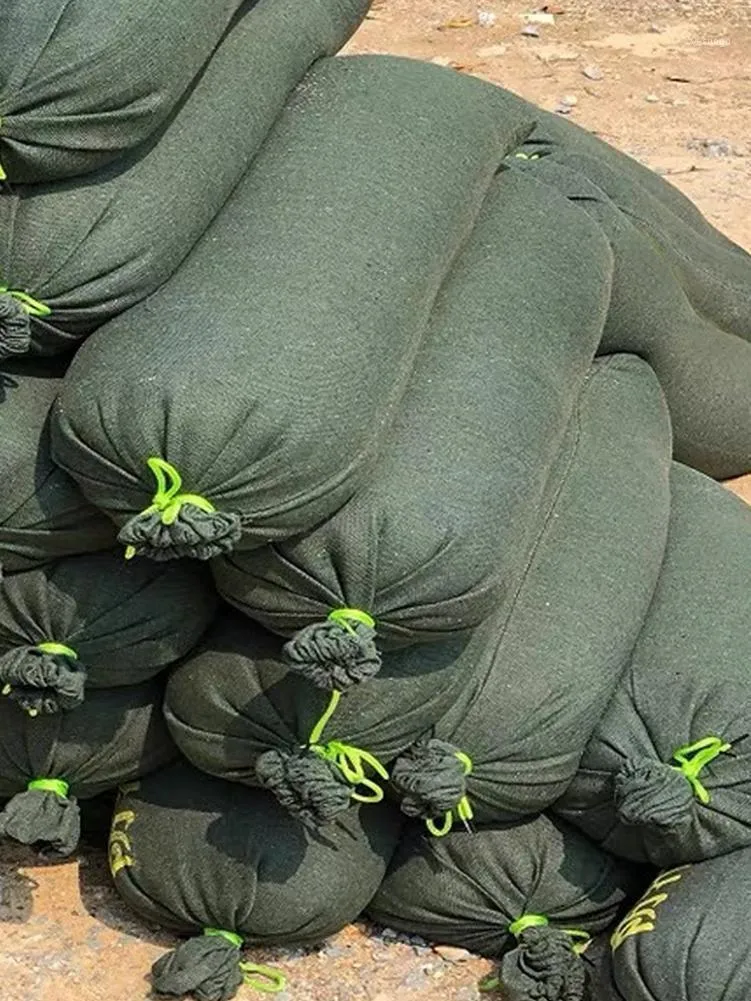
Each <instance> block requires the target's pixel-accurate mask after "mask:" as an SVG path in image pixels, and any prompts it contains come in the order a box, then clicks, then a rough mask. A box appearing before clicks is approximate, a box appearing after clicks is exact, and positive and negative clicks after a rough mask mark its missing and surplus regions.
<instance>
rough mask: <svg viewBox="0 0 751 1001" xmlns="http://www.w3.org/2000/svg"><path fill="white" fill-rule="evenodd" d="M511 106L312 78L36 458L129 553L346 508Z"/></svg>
mask: <svg viewBox="0 0 751 1001" xmlns="http://www.w3.org/2000/svg"><path fill="white" fill-rule="evenodd" d="M489 95H490V97H491V99H489ZM507 106H509V113H508V114H505V113H504V109H505V108H506V107H507ZM512 106H513V102H511V101H510V99H508V98H507V96H506V95H505V94H504V93H503V92H502V91H498V94H497V96H495V91H493V90H492V89H491V91H490V92H489V91H488V90H487V89H486V87H485V86H484V85H483V83H482V82H481V81H477V80H472V79H470V78H468V77H461V76H458V75H456V74H452V73H448V72H445V71H444V70H443V69H442V68H441V67H437V66H432V65H429V64H421V63H404V62H402V61H400V60H389V59H382V60H379V61H376V60H374V59H369V60H362V61H359V62H356V63H353V62H352V61H351V60H347V59H327V60H321V61H320V62H319V63H318V64H317V65H316V67H314V69H313V70H311V72H310V74H309V75H308V76H307V78H306V80H305V82H304V83H303V84H302V85H301V86H300V88H298V90H297V92H296V94H295V96H294V97H293V98H292V100H291V101H290V102H289V103H288V105H287V108H286V110H285V112H284V113H283V114H282V115H281V116H280V118H279V119H278V121H277V124H276V126H275V127H274V129H273V130H272V133H271V134H270V136H269V138H268V140H267V142H266V143H265V144H264V147H263V150H262V152H261V153H260V155H259V156H258V157H257V159H256V160H255V162H254V164H253V165H252V166H251V168H250V170H249V171H248V173H247V174H246V176H245V178H244V179H243V181H242V182H241V184H240V185H238V187H237V188H236V190H235V192H234V193H233V195H232V197H231V199H230V200H229V202H228V203H227V205H226V206H225V208H224V210H223V211H222V212H221V213H220V215H219V216H218V217H217V218H216V219H215V221H214V223H213V224H212V225H211V227H210V228H209V229H208V231H207V232H206V233H205V235H204V237H203V238H202V240H201V241H200V242H199V243H198V245H197V246H196V247H195V248H194V250H193V252H192V253H191V255H190V256H189V257H188V259H187V260H186V261H185V262H184V264H183V266H182V267H181V268H180V270H179V271H178V272H177V273H176V274H175V275H173V277H172V278H171V279H170V280H169V281H168V282H167V283H166V284H165V285H163V286H162V288H161V289H159V290H158V291H157V292H156V293H155V294H154V295H153V296H151V297H150V298H149V300H148V301H147V302H145V303H143V304H141V305H139V306H136V307H134V308H133V309H132V310H129V311H128V313H127V315H125V316H123V317H121V318H119V319H116V320H113V321H112V322H111V323H109V324H107V325H106V326H105V327H103V328H101V329H100V330H99V331H98V332H97V333H96V335H95V336H93V337H91V338H89V340H88V341H87V343H86V344H85V345H84V346H83V348H82V349H81V350H80V351H79V352H78V354H77V355H76V358H75V360H74V362H73V364H72V365H71V368H70V370H69V372H68V376H67V378H66V385H65V387H64V389H63V392H62V394H61V397H60V399H59V401H58V407H57V409H56V424H55V431H56V438H55V444H54V449H55V456H56V459H57V460H58V461H59V462H60V464H61V465H62V466H63V467H64V468H65V469H67V470H68V471H69V472H70V473H71V474H72V475H73V476H74V477H75V478H76V479H77V480H78V481H79V482H80V484H81V486H82V488H83V490H84V493H85V494H86V495H87V496H88V497H89V498H90V499H91V500H92V501H93V502H94V503H96V504H97V506H98V507H101V508H102V509H103V510H105V511H106V512H107V513H108V514H110V515H111V516H112V517H113V518H114V519H115V520H116V521H117V523H118V524H119V525H120V526H123V527H122V531H121V533H120V539H121V541H122V542H123V543H124V544H125V545H126V546H129V547H131V548H130V552H131V553H138V554H145V555H148V556H150V557H152V558H157V559H165V558H174V557H176V556H193V557H198V558H200V559H208V558H210V557H213V556H217V555H219V554H220V553H222V552H227V551H229V550H230V549H232V548H234V547H235V546H237V545H238V543H239V544H240V545H241V546H242V547H243V548H251V547H252V546H254V545H259V544H261V543H262V542H266V541H270V540H275V539H280V538H286V537H289V536H291V535H294V534H296V533H299V532H302V531H305V530H308V529H310V528H311V527H312V526H313V525H315V524H316V523H317V522H319V521H320V520H322V519H323V518H325V517H327V516H328V515H330V514H331V513H333V511H334V510H336V509H337V508H338V507H340V506H341V504H342V503H343V502H344V501H346V500H347V499H348V498H349V496H350V495H351V494H352V493H353V492H354V490H355V489H356V488H357V486H358V485H359V482H360V481H361V480H362V478H363V476H364V475H365V473H366V472H367V470H368V469H369V468H370V466H371V465H372V462H373V460H374V458H375V454H376V452H377V450H378V448H379V447H380V445H381V444H382V441H383V439H384V437H385V435H386V433H387V431H388V426H389V424H390V423H391V421H392V420H393V416H394V413H395V411H396V408H397V406H398V403H399V400H400V398H401V397H402V395H403V393H404V390H405V388H406V385H407V381H408V379H409V376H410V373H411V371H412V367H413V363H414V359H415V355H416V353H417V350H418V348H419V345H420V341H421V339H422V336H423V334H424V331H425V327H426V325H427V322H428V317H429V314H430V310H431V308H432V305H433V301H434V299H435V297H436V294H437V292H438V289H439V287H440V285H441V282H442V281H443V279H444V277H445V275H446V273H447V272H448V270H449V268H450V266H451V263H452V261H453V258H454V256H455V254H456V252H457V250H458V249H459V246H460V244H461V243H462V242H463V241H464V239H465V238H466V237H467V236H468V235H469V232H470V231H471V228H472V226H473V224H474V222H475V219H476V217H477V214H478V212H479V210H480V206H481V204H482V201H483V198H484V196H485V194H486V192H487V190H488V188H489V187H490V184H491V181H492V178H493V174H494V172H495V171H496V169H497V167H498V166H499V164H500V162H501V159H502V158H503V156H504V154H505V153H506V152H508V150H509V149H510V148H513V146H514V145H516V144H517V143H518V142H519V141H520V138H521V137H523V135H524V134H525V133H526V131H527V129H528V128H529V123H528V122H527V120H526V119H524V118H522V117H521V116H519V115H517V114H515V113H514V112H513V110H511V107H512ZM198 359H200V364H199V363H198ZM147 461H148V462H150V463H151V465H148V464H147ZM181 478H182V479H181ZM155 486H156V488H157V489H156V493H155ZM183 491H184V492H183Z"/></svg>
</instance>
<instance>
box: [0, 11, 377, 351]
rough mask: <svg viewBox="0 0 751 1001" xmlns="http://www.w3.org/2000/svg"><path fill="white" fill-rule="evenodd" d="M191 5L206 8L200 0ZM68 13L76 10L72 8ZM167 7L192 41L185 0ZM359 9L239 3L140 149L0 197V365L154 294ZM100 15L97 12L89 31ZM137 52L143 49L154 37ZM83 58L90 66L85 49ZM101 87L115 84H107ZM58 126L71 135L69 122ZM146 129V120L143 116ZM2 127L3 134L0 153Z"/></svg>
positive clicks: (72, 340)
mask: <svg viewBox="0 0 751 1001" xmlns="http://www.w3.org/2000/svg"><path fill="white" fill-rule="evenodd" d="M88 2H89V6H91V0H88ZM49 3H50V4H52V3H53V0H49ZM57 3H58V4H59V0H57ZM18 5H19V4H18V3H17V2H16V0H14V6H18ZM47 5H48V4H46V3H45V4H42V3H40V4H36V5H35V6H37V7H40V8H41V7H45V6H47ZM200 5H201V6H207V4H206V2H205V0H200ZM26 6H27V7H28V5H26ZM68 6H71V5H70V4H69V5H68ZM73 6H75V7H81V6H82V4H81V0H75V3H74V4H73ZM97 6H98V5H97ZM110 6H111V5H108V9H109V7H110ZM121 6H122V4H121ZM138 6H139V7H143V6H144V0H138ZM148 6H149V9H150V10H151V11H153V13H152V15H151V16H152V18H157V17H162V16H163V14H162V11H163V9H164V7H165V4H164V3H162V4H158V5H157V4H153V3H151V2H149V4H148ZM166 6H167V7H168V8H171V9H173V10H172V13H171V14H170V17H171V18H174V17H179V21H180V23H181V24H184V25H185V30H184V31H183V35H184V36H187V37H188V38H190V37H191V36H192V33H193V30H194V27H195V25H194V23H193V22H191V21H190V20H189V18H190V10H191V7H193V8H195V7H196V6H197V3H196V0H186V3H181V4H179V5H178V4H176V3H175V2H174V0H169V2H168V3H167V4H166ZM213 6H214V7H216V8H217V14H216V16H219V14H220V12H221V11H222V10H224V9H227V10H228V9H229V8H231V7H232V8H234V7H237V6H238V3H237V0H232V2H231V3H230V2H228V0H214V2H213ZM367 7H368V0H306V3H305V4H300V3H298V2H297V0H257V2H256V0H253V2H252V3H251V2H246V5H245V8H246V9H247V13H246V15H245V16H244V17H242V18H241V19H240V20H239V21H238V22H237V23H236V24H235V25H234V27H233V29H232V30H231V31H230V32H229V34H228V35H227V36H226V38H225V39H224V40H223V41H222V42H221V44H220V45H219V47H218V48H217V50H216V52H215V53H214V55H213V57H212V59H211V61H210V62H209V63H208V65H207V66H206V68H205V69H204V70H203V72H202V73H201V75H200V77H199V78H198V80H197V81H196V83H195V86H194V87H192V88H191V91H190V92H189V93H188V94H187V95H186V97H185V99H184V100H183V101H182V102H181V104H180V105H179V106H178V107H177V108H176V109H175V111H174V113H173V114H172V115H171V117H170V119H169V121H167V122H166V123H164V124H163V125H162V127H161V128H160V130H159V131H158V132H157V133H155V134H154V135H153V136H152V137H151V138H150V139H149V141H148V142H147V143H145V144H144V145H142V146H139V147H138V148H137V149H134V150H132V151H131V152H129V153H128V154H127V155H125V156H124V157H123V158H121V159H120V160H119V161H118V162H117V163H114V164H111V165H109V166H106V167H103V168H101V169H100V170H98V171H97V172H96V173H94V174H91V175H89V176H87V177H85V178H83V179H81V178H76V179H74V180H73V181H67V182H60V181H58V182H57V183H54V184H48V185H30V186H23V185H20V184H16V185H13V187H12V188H9V190H7V191H3V193H2V194H0V234H2V239H1V240H0V286H1V287H2V290H4V289H8V290H10V291H8V292H6V293H5V294H3V292H2V290H0V358H2V357H4V356H5V355H6V354H10V353H22V352H25V351H27V350H29V349H31V350H32V351H33V352H34V353H37V354H39V353H41V354H54V353H59V352H62V351H70V350H72V349H73V348H75V347H76V346H77V345H78V343H79V342H80V341H81V339H82V338H84V337H86V336H87V335H88V334H89V333H91V331H92V330H95V329H96V328H97V327H98V326H100V325H101V324H103V323H104V322H105V321H106V320H109V319H111V318H112V317H113V316H116V315H117V314H119V313H122V312H123V310H125V309H127V308H128V307H129V306H132V305H133V304H134V303H137V302H140V301H141V300H143V299H145V298H146V297H147V296H148V295H150V294H151V293H152V292H153V291H154V290H155V289H157V288H159V286H160V285H162V284H163V283H164V282H165V281H166V280H167V279H168V278H169V277H170V275H171V274H172V273H173V272H174V271H175V270H176V269H177V267H178V266H179V264H180V262H181V261H182V260H183V259H184V258H185V257H186V255H187V254H188V253H189V252H190V250H191V248H192V247H193V245H194V244H195V243H196V241H197V240H198V239H199V237H200V236H202V234H203V233H204V231H205V230H206V228H207V226H208V225H209V223H210V222H211V221H212V219H213V218H214V216H215V215H216V214H217V212H218V211H219V209H220V208H221V207H222V205H223V204H224V203H225V201H226V200H227V198H228V197H229V195H230V194H231V192H232V190H233V189H234V188H235V186H236V185H237V183H238V181H239V180H240V178H241V177H242V176H243V174H244V173H245V172H246V170H247V168H248V164H249V162H250V161H251V160H252V158H253V157H254V156H255V154H256V152H257V151H258V149H259V147H260V146H261V144H262V143H263V141H264V139H265V137H266V135H267V134H268V132H269V130H270V128H271V126H272V125H273V123H274V121H275V119H276V118H277V116H278V115H279V113H280V112H281V110H282V108H283V107H284V104H285V102H286V100H287V97H288V96H289V94H290V93H291V91H292V90H293V89H294V88H295V86H296V85H297V84H298V83H299V81H300V80H301V79H302V77H303V76H304V75H305V73H306V72H307V70H308V68H309V67H310V66H311V65H312V64H313V62H315V60H316V59H318V58H319V57H320V56H323V55H327V54H332V53H334V52H336V51H337V49H338V48H339V47H340V46H341V45H343V44H344V42H345V41H346V40H347V38H348V37H349V35H350V34H351V32H352V31H353V30H354V29H355V27H356V26H357V24H358V23H359V21H360V20H361V18H362V16H363V14H364V13H365V11H366V9H367ZM251 8H252V9H251ZM157 10H158V11H159V14H157V13H156V11H157ZM2 16H3V15H2V14H0V24H1V23H2ZM25 16H26V15H25ZM101 18H102V14H101V11H100V12H99V13H98V14H97V31H100V30H101V25H100V24H99V21H100V20H101ZM198 26H199V27H200V26H201V25H200V22H199V24H198ZM181 30H182V29H181ZM0 39H2V40H3V41H4V40H5V35H4V33H3V32H2V30H1V29H0ZM148 45H149V47H150V48H152V47H153V46H154V42H153V40H152V39H148ZM212 47H213V42H212ZM0 49H2V41H0ZM82 51H84V52H85V53H86V60H87V62H86V65H87V66H90V65H92V63H91V52H90V46H89V48H87V49H84V50H82ZM207 54H208V53H207ZM79 55H80V54H79V53H78V52H77V53H76V57H78V56H79ZM94 65H95V66H96V64H94ZM164 65H165V68H166V67H167V66H170V65H172V61H171V60H170V61H168V62H167V63H165V64H164ZM97 69H98V70H99V69H100V67H98V68H97ZM106 72H107V74H108V76H109V75H110V74H111V73H112V65H108V66H107V67H106ZM112 80H113V81H116V83H117V85H118V86H120V85H121V80H120V79H119V78H118V77H117V76H114V77H112ZM66 94H67V96H68V98H69V99H71V100H76V101H78V100H81V99H82V98H83V99H85V97H86V95H85V94H82V95H79V92H78V91H76V90H68V91H67V92H66ZM2 114H3V112H2V104H1V103H0V116H1V115H2ZM63 121H64V123H65V124H66V126H68V127H69V126H70V124H71V122H70V119H68V120H67V122H65V120H63ZM148 123H149V125H150V126H153V125H156V124H157V122H156V121H154V122H152V121H151V117H150V114H149V118H148ZM6 124H7V120H6V121H5V122H3V123H2V125H0V147H1V146H2V135H3V127H4V126H5V125H6ZM0 160H2V152H1V151H0ZM136 353H137V349H136Z"/></svg>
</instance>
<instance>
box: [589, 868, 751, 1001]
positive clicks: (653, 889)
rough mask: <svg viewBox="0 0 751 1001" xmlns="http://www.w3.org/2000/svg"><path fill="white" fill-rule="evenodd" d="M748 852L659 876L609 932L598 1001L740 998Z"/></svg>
mask: <svg viewBox="0 0 751 1001" xmlns="http://www.w3.org/2000/svg"><path fill="white" fill-rule="evenodd" d="M749 892H751V852H749V850H748V849H747V848H746V849H744V850H743V851H738V852H732V853H731V854H729V855H723V856H720V857H718V858H713V859H709V860H708V861H705V862H699V863H697V864H696V865H684V866H678V867H677V868H674V869H669V870H667V871H665V872H662V873H660V875H659V876H658V877H657V879H655V880H654V882H653V883H652V884H651V885H650V886H649V888H648V889H647V890H646V892H645V893H644V894H643V895H642V897H641V899H640V900H639V901H638V903H637V904H635V905H634V907H633V908H632V909H631V910H630V911H629V913H628V914H627V915H626V917H625V918H624V919H623V921H622V922H621V923H620V924H619V925H618V927H617V928H616V929H615V931H614V932H613V934H612V936H611V939H610V942H611V950H612V951H611V960H610V962H609V963H606V964H604V965H603V968H602V969H601V970H600V971H598V973H599V975H598V976H597V978H596V980H595V983H596V984H597V993H596V994H595V995H594V996H595V997H596V998H597V999H598V1001H600V999H602V1001H746V999H747V998H748V997H751V953H750V952H749V948H748V935H747V932H746V925H745V918H739V914H741V913H743V914H745V910H746V906H747V901H748V894H749Z"/></svg>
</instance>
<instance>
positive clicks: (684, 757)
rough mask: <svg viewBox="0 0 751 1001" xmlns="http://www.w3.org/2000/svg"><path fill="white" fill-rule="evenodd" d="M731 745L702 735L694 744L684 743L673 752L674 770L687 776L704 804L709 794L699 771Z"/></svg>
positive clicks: (718, 738)
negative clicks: (701, 738) (675, 763)
mask: <svg viewBox="0 0 751 1001" xmlns="http://www.w3.org/2000/svg"><path fill="white" fill-rule="evenodd" d="M731 747H732V745H731V744H728V743H726V742H725V741H724V740H722V739H721V738H720V737H704V738H703V740H697V741H696V743H694V744H685V745H684V746H683V747H679V748H678V750H677V751H675V753H674V754H673V760H674V761H677V762H678V764H677V765H671V767H672V768H675V770H676V771H679V772H681V773H682V774H683V775H685V777H686V778H687V780H688V782H689V784H690V785H691V788H692V789H693V792H694V795H695V796H696V798H697V799H698V800H699V802H700V803H703V804H704V805H705V806H706V804H707V803H709V800H710V796H709V793H708V792H707V790H706V789H705V787H704V785H703V784H702V782H701V780H700V779H699V773H700V772H701V770H702V769H703V768H705V767H706V766H707V765H708V764H709V763H710V762H711V761H714V759H715V758H717V757H719V755H720V754H724V753H725V752H726V751H729V750H730V749H731Z"/></svg>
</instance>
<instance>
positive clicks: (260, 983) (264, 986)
mask: <svg viewBox="0 0 751 1001" xmlns="http://www.w3.org/2000/svg"><path fill="white" fill-rule="evenodd" d="M203 934H204V935H209V936H212V937H214V938H224V939H226V940H227V941H228V942H229V943H230V945H233V946H234V947H235V948H236V949H242V947H243V945H244V940H243V938H242V936H240V935H237V934H236V933H235V932H233V931H225V929H223V928H204V929H203ZM238 965H239V966H240V969H241V970H242V973H243V980H244V982H245V983H246V984H247V985H248V986H249V987H253V988H255V990H257V991H262V992H263V993H264V994H278V993H279V992H280V991H283V990H284V989H285V987H286V986H287V978H286V977H285V976H284V974H283V973H281V972H280V971H279V970H274V969H272V967H270V966H260V965H259V964H258V963H240V964H238Z"/></svg>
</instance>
